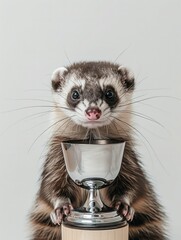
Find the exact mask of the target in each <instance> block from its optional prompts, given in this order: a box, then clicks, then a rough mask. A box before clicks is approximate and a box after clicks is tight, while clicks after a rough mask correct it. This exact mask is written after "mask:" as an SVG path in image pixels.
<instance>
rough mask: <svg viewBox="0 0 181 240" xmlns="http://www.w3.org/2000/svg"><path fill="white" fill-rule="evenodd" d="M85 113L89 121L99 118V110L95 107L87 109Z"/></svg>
mask: <svg viewBox="0 0 181 240" xmlns="http://www.w3.org/2000/svg"><path fill="white" fill-rule="evenodd" d="M85 112H86V117H87V119H89V120H97V119H99V118H100V116H101V110H100V109H99V108H96V107H89V108H88V109H87V110H86V111H85Z"/></svg>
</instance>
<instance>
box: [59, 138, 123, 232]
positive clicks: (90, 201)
mask: <svg viewBox="0 0 181 240" xmlns="http://www.w3.org/2000/svg"><path fill="white" fill-rule="evenodd" d="M61 145H62V149H63V154H64V159H65V164H66V169H67V172H68V174H69V176H70V178H71V179H72V180H73V181H74V182H75V183H76V184H77V185H78V186H79V187H81V188H84V189H87V192H88V194H87V199H86V201H85V203H84V204H83V205H82V206H80V207H79V208H78V209H74V210H72V211H71V214H70V215H68V216H67V217H66V218H65V221H64V224H65V225H66V226H68V227H73V228H79V229H113V228H118V227H123V226H125V225H126V224H127V222H126V221H125V220H124V218H123V217H122V216H120V215H119V214H118V213H117V211H116V209H113V208H111V207H108V206H106V205H105V204H104V203H103V202H102V200H101V196H100V192H99V189H101V188H104V187H106V186H108V185H110V184H111V183H112V182H113V181H114V179H115V178H116V176H117V175H118V173H119V171H120V167H121V162H122V157H123V152H124V147H125V142H121V141H118V140H92V141H89V140H75V141H65V142H62V143H61Z"/></svg>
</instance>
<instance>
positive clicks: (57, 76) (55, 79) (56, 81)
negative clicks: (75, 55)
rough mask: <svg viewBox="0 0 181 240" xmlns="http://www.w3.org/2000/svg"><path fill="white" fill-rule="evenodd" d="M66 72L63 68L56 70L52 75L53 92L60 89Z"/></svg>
mask: <svg viewBox="0 0 181 240" xmlns="http://www.w3.org/2000/svg"><path fill="white" fill-rule="evenodd" d="M66 71H67V69H66V68H65V67H60V68H57V69H56V70H55V71H54V72H53V74H52V78H51V80H52V87H53V90H55V91H57V90H58V89H60V88H61V83H62V81H63V80H64V73H65V72H66Z"/></svg>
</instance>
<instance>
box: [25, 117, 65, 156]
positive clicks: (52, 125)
mask: <svg viewBox="0 0 181 240" xmlns="http://www.w3.org/2000/svg"><path fill="white" fill-rule="evenodd" d="M67 118H69V117H65V118H63V119H60V120H58V121H56V122H55V123H53V124H51V125H50V126H49V127H48V128H46V129H45V130H44V131H43V132H42V133H41V134H39V135H38V137H36V138H35V140H34V141H33V143H32V144H31V146H30V148H29V150H28V152H30V151H31V149H32V147H33V146H34V144H35V143H36V142H37V140H38V139H39V138H40V137H41V136H42V135H43V134H44V133H46V132H47V131H48V130H50V129H51V128H52V127H54V126H55V125H57V124H58V123H60V122H61V121H64V120H65V119H67Z"/></svg>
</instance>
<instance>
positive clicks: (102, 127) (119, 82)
mask: <svg viewBox="0 0 181 240" xmlns="http://www.w3.org/2000/svg"><path fill="white" fill-rule="evenodd" d="M134 84H135V83H134V77H133V74H132V73H131V72H130V71H129V70H128V69H127V68H125V67H122V66H119V65H117V64H112V63H109V62H80V63H75V64H72V65H70V66H68V67H67V68H64V67H62V68H59V69H57V70H56V71H55V72H54V73H53V75H52V90H53V97H54V103H55V104H54V113H55V114H54V122H53V123H52V127H53V128H54V130H53V134H52V138H51V141H50V145H49V150H48V153H47V157H46V160H45V163H44V166H43V171H42V175H41V185H40V189H39V192H38V194H37V198H36V202H35V205H34V208H33V210H32V212H31V214H30V222H31V225H32V230H33V233H32V238H31V239H32V240H60V239H61V227H60V225H61V222H62V219H63V217H64V216H65V215H67V214H69V213H70V211H71V209H72V208H76V207H79V206H80V205H81V204H82V203H83V202H84V200H85V196H86V190H82V189H80V188H79V187H77V186H76V185H75V184H74V183H73V182H72V180H71V179H70V178H69V176H68V175H67V172H66V168H65V163H64V159H63V154H62V149H61V142H62V141H63V140H67V139H71V140H72V139H88V138H95V139H109V138H112V139H114V138H119V139H123V140H125V141H126V148H125V152H124V157H123V162H122V167H121V170H120V172H119V175H118V176H117V178H116V179H115V181H114V182H113V183H112V184H111V185H110V186H109V187H107V188H105V189H103V190H101V197H102V199H103V201H104V202H105V204H107V205H109V206H113V207H115V208H116V209H117V210H118V212H119V213H120V214H122V215H123V216H125V218H126V219H127V221H129V226H130V227H129V239H130V240H138V239H139V240H146V239H147V240H148V239H149V240H164V239H166V237H165V234H164V222H163V219H164V214H163V212H162V208H161V206H160V204H159V203H158V201H157V199H156V196H155V193H154V191H153V188H152V185H151V184H150V182H149V181H148V179H147V177H146V175H145V173H144V171H143V169H142V166H141V164H140V161H139V159H138V156H137V154H136V152H135V148H134V141H133V138H132V129H134V126H133V125H132V121H131V106H132V104H131V101H132V100H131V97H132V92H133V91H134Z"/></svg>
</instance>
